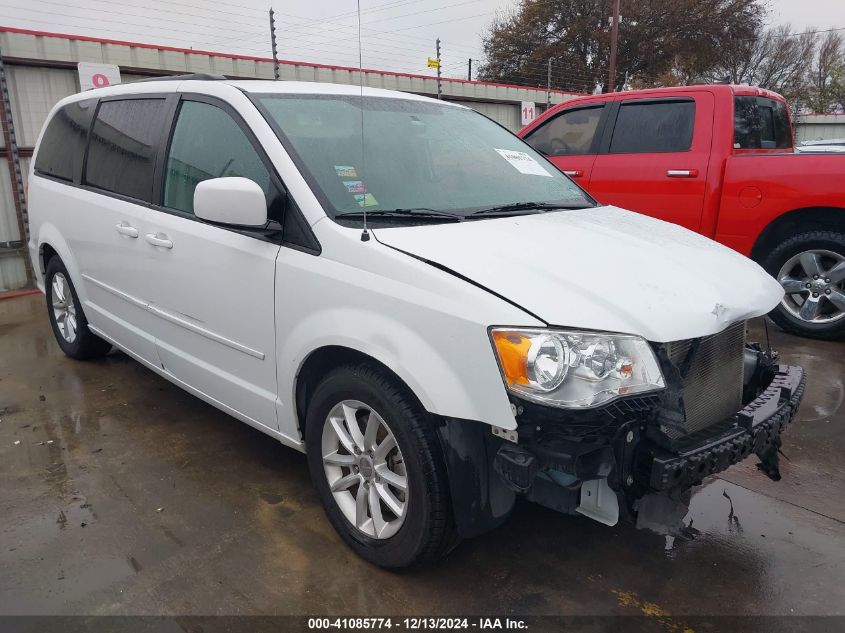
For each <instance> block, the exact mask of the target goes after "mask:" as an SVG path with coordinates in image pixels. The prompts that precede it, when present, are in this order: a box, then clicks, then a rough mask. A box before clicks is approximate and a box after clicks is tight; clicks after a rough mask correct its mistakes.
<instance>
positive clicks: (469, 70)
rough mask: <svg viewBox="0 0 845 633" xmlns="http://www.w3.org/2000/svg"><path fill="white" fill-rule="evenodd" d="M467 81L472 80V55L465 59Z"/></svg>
mask: <svg viewBox="0 0 845 633" xmlns="http://www.w3.org/2000/svg"><path fill="white" fill-rule="evenodd" d="M467 81H472V57H470V58H469V59H468V60H467Z"/></svg>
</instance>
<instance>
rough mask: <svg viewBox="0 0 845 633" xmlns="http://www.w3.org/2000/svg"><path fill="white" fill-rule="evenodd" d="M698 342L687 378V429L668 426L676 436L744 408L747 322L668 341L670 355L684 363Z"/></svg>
mask: <svg viewBox="0 0 845 633" xmlns="http://www.w3.org/2000/svg"><path fill="white" fill-rule="evenodd" d="M696 341H698V348H697V349H695V350H694V351H693V352H692V357H691V358H690V359H689V368H688V370H687V373H686V374H685V376H684V377H683V393H684V414H685V417H686V421H685V423H684V427H685V428H684V430H681V429H667V431H668V435H669V436H670V437H673V438H677V437H680V436H682V435H687V434H690V433H695V432H696V431H700V430H701V429H705V428H707V427H708V426H710V425H711V424H715V423H716V422H719V421H721V420H723V419H725V418H727V417H728V416H731V415H733V414H734V413H736V412H737V411H739V410H740V409H741V408H742V386H743V368H744V362H743V355H744V351H745V322H744V321H742V322H740V323H735V324H734V325H732V326H730V327H729V328H728V329H726V330H724V331H722V332H719V333H718V334H713V335H712V336H705V337H703V338H700V339H688V340H685V341H675V342H673V343H668V344H667V345H666V351H667V352H668V355H669V358H670V359H671V360H672V362H673V363H675V364H676V365H677V366H681V365H682V364H683V363H684V360H685V359H686V358H687V355H688V354H689V352H690V349H692V347H693V344H694V343H695V342H696Z"/></svg>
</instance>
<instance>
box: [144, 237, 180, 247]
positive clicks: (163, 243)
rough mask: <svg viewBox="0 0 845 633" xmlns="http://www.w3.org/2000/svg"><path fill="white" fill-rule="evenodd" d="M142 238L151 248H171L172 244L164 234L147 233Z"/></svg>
mask: <svg viewBox="0 0 845 633" xmlns="http://www.w3.org/2000/svg"><path fill="white" fill-rule="evenodd" d="M144 237H146V238H147V241H148V242H149V243H150V244H152V245H153V246H160V247H161V248H173V242H171V241H170V240H169V239H167V236H166V235H165V234H164V233H147V234H146V235H145V236H144Z"/></svg>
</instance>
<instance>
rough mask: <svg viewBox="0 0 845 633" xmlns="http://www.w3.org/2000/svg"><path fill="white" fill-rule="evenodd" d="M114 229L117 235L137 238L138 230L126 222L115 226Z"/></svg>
mask: <svg viewBox="0 0 845 633" xmlns="http://www.w3.org/2000/svg"><path fill="white" fill-rule="evenodd" d="M114 228H115V229H116V230H117V232H118V233H120V234H121V235H125V236H126V237H138V229H136V228H135V227H134V226H132V225H131V224H129V223H127V222H121V223H120V224H115V225H114Z"/></svg>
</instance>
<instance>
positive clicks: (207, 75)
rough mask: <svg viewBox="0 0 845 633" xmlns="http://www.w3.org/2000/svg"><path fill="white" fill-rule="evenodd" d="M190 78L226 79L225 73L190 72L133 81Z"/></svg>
mask: <svg viewBox="0 0 845 633" xmlns="http://www.w3.org/2000/svg"><path fill="white" fill-rule="evenodd" d="M188 79H193V80H200V81H225V80H226V77H224V76H223V75H212V74H210V73H188V74H187V75H163V76H161V77H150V78H149V79H138V80H137V81H133V82H132V83H143V82H145V81H187V80H188Z"/></svg>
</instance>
